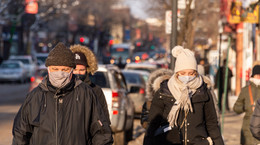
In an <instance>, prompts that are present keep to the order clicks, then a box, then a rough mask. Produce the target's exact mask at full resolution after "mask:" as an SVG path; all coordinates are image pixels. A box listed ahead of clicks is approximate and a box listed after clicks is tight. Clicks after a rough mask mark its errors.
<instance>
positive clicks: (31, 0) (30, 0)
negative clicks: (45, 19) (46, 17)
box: [25, 0, 38, 14]
mask: <svg viewBox="0 0 260 145" xmlns="http://www.w3.org/2000/svg"><path fill="white" fill-rule="evenodd" d="M25 4H26V6H25V13H27V14H37V13H38V3H37V0H25Z"/></svg>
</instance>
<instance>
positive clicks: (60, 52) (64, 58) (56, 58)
mask: <svg viewBox="0 0 260 145" xmlns="http://www.w3.org/2000/svg"><path fill="white" fill-rule="evenodd" d="M45 66H46V67H48V66H69V67H72V68H75V67H76V63H75V57H74V54H73V53H72V51H71V50H70V49H68V48H67V47H66V46H65V45H64V44H63V43H61V42H59V43H58V44H57V45H56V46H55V47H54V48H53V49H52V50H51V51H50V53H49V55H48V57H47V59H46V62H45Z"/></svg>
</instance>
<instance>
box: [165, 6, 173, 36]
mask: <svg viewBox="0 0 260 145" xmlns="http://www.w3.org/2000/svg"><path fill="white" fill-rule="evenodd" d="M171 32H172V11H171V10H167V11H166V12H165V33H166V34H171Z"/></svg>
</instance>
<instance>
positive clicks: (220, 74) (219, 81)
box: [215, 59, 233, 111]
mask: <svg viewBox="0 0 260 145" xmlns="http://www.w3.org/2000/svg"><path fill="white" fill-rule="evenodd" d="M226 64H227V60H226V59H225V60H224V61H223V66H221V67H220V68H219V69H218V71H217V74H216V77H215V88H218V101H219V102H218V104H219V109H220V111H221V110H222V98H223V97H224V86H225V73H226ZM227 75H228V76H227V79H228V81H227V92H226V96H225V98H226V106H225V107H226V110H227V111H230V108H229V99H228V94H229V92H230V90H231V78H232V76H233V74H232V71H231V69H230V68H228V74H227Z"/></svg>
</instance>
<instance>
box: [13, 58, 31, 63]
mask: <svg viewBox="0 0 260 145" xmlns="http://www.w3.org/2000/svg"><path fill="white" fill-rule="evenodd" d="M12 60H17V61H21V62H22V63H23V64H29V63H30V62H29V59H12Z"/></svg>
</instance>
